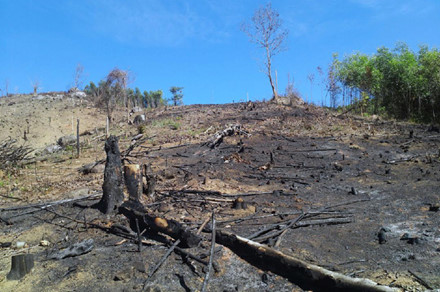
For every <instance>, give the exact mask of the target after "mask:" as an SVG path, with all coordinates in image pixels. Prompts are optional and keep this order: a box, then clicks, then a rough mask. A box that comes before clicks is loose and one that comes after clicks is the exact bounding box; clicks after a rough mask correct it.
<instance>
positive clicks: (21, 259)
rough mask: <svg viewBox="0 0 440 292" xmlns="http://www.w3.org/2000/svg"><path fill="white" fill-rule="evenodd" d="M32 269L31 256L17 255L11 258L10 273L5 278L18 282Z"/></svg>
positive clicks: (32, 257) (32, 260)
mask: <svg viewBox="0 0 440 292" xmlns="http://www.w3.org/2000/svg"><path fill="white" fill-rule="evenodd" d="M33 267H34V255H33V254H19V255H14V256H12V259H11V271H10V272H9V274H8V275H7V276H6V278H7V279H8V280H20V279H21V278H23V277H24V276H25V275H26V274H28V273H29V272H30V271H31V270H32V268H33Z"/></svg>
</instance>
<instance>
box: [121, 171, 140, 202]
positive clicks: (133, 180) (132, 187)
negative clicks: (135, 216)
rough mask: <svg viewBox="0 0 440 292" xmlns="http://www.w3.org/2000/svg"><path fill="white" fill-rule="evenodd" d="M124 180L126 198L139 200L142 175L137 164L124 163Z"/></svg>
mask: <svg viewBox="0 0 440 292" xmlns="http://www.w3.org/2000/svg"><path fill="white" fill-rule="evenodd" d="M124 180H125V185H126V186H127V191H128V198H129V199H130V200H133V201H136V202H140V199H141V196H142V183H141V182H142V176H141V169H140V166H139V164H129V165H124Z"/></svg>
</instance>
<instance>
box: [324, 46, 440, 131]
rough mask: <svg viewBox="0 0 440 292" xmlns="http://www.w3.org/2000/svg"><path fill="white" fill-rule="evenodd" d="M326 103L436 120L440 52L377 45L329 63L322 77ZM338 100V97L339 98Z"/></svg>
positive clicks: (439, 108)
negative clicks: (369, 51)
mask: <svg viewBox="0 0 440 292" xmlns="http://www.w3.org/2000/svg"><path fill="white" fill-rule="evenodd" d="M327 90H328V93H329V95H330V102H331V104H330V105H331V106H332V107H336V106H337V105H338V100H339V102H341V103H342V106H345V105H348V107H350V108H352V109H355V110H358V111H360V112H361V113H370V114H386V115H388V116H389V117H393V118H397V119H411V120H414V121H420V122H439V121H440V113H439V112H440V51H439V50H438V49H436V48H434V49H429V48H428V46H420V48H419V51H418V52H414V51H412V50H411V49H410V48H409V47H408V45H407V44H405V43H398V44H397V45H396V46H395V48H394V49H388V48H386V47H381V48H379V49H378V50H377V52H376V53H375V54H373V55H371V56H369V55H365V54H362V53H354V54H351V55H348V56H345V57H344V58H343V59H342V60H339V58H338V55H337V54H334V55H333V61H332V63H331V65H330V67H329V70H328V75H327ZM341 99H342V100H341Z"/></svg>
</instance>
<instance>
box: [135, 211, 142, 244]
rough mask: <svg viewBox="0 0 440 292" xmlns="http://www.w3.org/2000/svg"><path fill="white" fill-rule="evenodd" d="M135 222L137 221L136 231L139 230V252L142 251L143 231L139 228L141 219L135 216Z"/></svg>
mask: <svg viewBox="0 0 440 292" xmlns="http://www.w3.org/2000/svg"><path fill="white" fill-rule="evenodd" d="M135 222H136V232H137V238H138V252H141V248H142V238H141V231H140V230H139V221H138V219H137V218H135Z"/></svg>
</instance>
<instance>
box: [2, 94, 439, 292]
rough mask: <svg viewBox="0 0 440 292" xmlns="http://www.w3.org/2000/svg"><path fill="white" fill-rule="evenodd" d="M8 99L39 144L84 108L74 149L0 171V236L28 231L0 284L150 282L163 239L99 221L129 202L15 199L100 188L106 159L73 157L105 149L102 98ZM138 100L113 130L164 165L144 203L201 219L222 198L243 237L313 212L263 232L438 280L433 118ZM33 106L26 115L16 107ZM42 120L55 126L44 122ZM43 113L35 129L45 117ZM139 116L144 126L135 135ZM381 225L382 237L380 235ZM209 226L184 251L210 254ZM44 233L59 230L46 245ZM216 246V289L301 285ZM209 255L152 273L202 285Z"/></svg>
mask: <svg viewBox="0 0 440 292" xmlns="http://www.w3.org/2000/svg"><path fill="white" fill-rule="evenodd" d="M31 105H32V106H33V107H31ZM0 106H1V109H2V113H3V112H4V113H5V115H3V118H2V121H1V122H2V123H3V124H7V125H8V127H9V135H13V134H14V133H20V134H17V135H16V137H17V138H18V137H21V132H22V128H23V127H26V125H27V124H31V133H32V132H33V133H35V134H34V135H33V136H35V137H33V136H30V138H28V139H29V140H28V141H27V143H29V144H30V145H35V148H39V150H41V149H42V148H43V147H44V145H47V144H49V143H51V142H53V143H55V141H56V137H55V135H58V136H61V135H65V134H68V133H69V131H70V130H71V128H70V127H71V119H70V117H71V116H74V117H75V119H76V118H77V117H78V118H80V119H81V121H83V122H81V125H82V130H81V132H82V134H83V135H82V136H81V141H82V153H81V156H80V157H79V158H76V157H75V155H74V152H73V150H71V149H69V148H68V149H67V150H64V151H63V152H59V153H55V154H51V155H42V154H41V155H39V156H38V157H36V158H35V159H34V162H32V163H29V164H27V166H26V167H25V168H22V169H18V170H16V171H14V172H5V171H3V172H2V173H1V175H2V178H1V179H2V187H1V194H2V197H0V205H1V208H2V209H1V216H0V217H1V218H2V220H3V221H2V222H1V223H0V224H1V226H0V228H1V235H0V242H12V246H13V245H14V244H15V243H16V242H17V241H25V242H26V243H27V245H28V247H27V249H25V250H16V249H13V248H11V247H5V248H1V249H0V251H1V255H0V257H1V258H0V262H1V266H2V269H1V271H0V280H1V282H0V289H1V290H4V291H10V290H17V291H32V290H34V291H41V290H45V291H59V290H69V291H130V290H135V291H136V290H142V288H143V285H144V283H145V280H146V278H147V274H148V272H149V270H150V269H151V268H152V267H153V266H154V265H155V264H156V263H157V262H158V261H159V260H160V258H161V257H162V255H163V254H164V253H165V252H166V250H167V247H166V246H165V245H163V244H162V243H160V242H158V241H155V240H154V238H149V239H148V240H147V243H148V244H144V246H143V249H142V252H141V253H139V252H137V244H136V243H135V242H134V241H133V240H126V241H125V242H122V243H121V240H122V239H123V238H121V237H120V236H117V235H114V234H111V233H109V232H105V231H104V230H102V229H97V228H93V227H91V226H92V225H91V224H96V225H99V226H106V227H108V228H111V226H112V225H115V224H119V225H122V226H127V227H128V226H129V225H128V220H127V219H126V218H125V217H124V216H122V215H117V216H105V215H101V214H100V213H99V212H98V211H96V210H93V209H84V208H80V207H78V206H75V205H74V204H73V203H70V204H60V205H54V206H50V207H44V208H41V206H40V207H34V208H26V209H16V210H13V209H11V208H13V207H16V206H27V205H30V204H35V203H40V202H48V201H55V200H61V199H67V198H76V197H79V196H84V195H87V194H91V195H92V194H96V196H94V197H92V198H94V199H95V201H96V200H99V193H100V192H101V191H102V188H101V186H102V182H103V175H102V171H100V172H98V173H89V174H83V173H81V172H79V171H78V170H79V169H80V167H81V166H83V165H85V164H88V163H93V162H95V161H99V160H102V159H104V158H105V152H104V151H103V146H104V140H105V137H104V135H103V134H104V130H103V128H102V127H103V125H104V124H105V123H104V122H103V121H105V114H104V113H101V112H99V111H97V110H96V109H94V108H93V107H91V106H90V105H88V104H87V103H81V104H80V103H78V102H72V101H71V100H66V99H56V100H55V99H51V98H47V99H42V100H39V101H31V99H30V98H29V97H21V98H20V99H18V98H17V99H16V100H14V99H8V100H7V101H6V100H3V101H2V102H1V104H0ZM14 109H15V111H16V112H17V111H19V112H20V113H21V112H22V111H24V113H22V114H23V116H21V115H20V118H19V117H18V116H14V115H6V113H10V112H13V111H14ZM28 109H32V110H33V111H34V112H32V111H30V112H27V110H28ZM145 114H146V120H147V121H146V123H145V124H143V125H129V124H128V123H127V114H126V112H125V111H124V110H121V111H119V112H118V113H117V114H116V120H115V121H114V123H113V128H112V133H113V134H115V135H117V136H119V143H120V149H121V152H122V153H123V154H125V156H124V158H125V163H128V162H132V163H146V164H151V166H152V170H153V172H154V174H155V175H156V176H157V185H156V193H157V196H156V199H155V200H154V201H152V200H150V199H147V198H145V202H144V205H146V206H148V210H149V212H150V213H151V214H155V215H157V216H162V217H165V218H168V219H174V220H176V221H179V222H181V223H183V224H184V225H185V226H187V227H188V228H190V229H193V230H196V229H197V228H198V227H199V226H200V225H201V224H202V222H203V221H205V219H207V218H209V217H210V215H211V212H212V211H213V210H214V211H215V213H216V217H217V228H223V229H225V230H228V231H231V232H233V233H236V234H238V235H241V236H243V237H248V236H250V235H252V234H254V233H255V232H257V231H258V230H262V229H263V228H265V227H267V226H270V225H273V224H276V225H278V226H277V227H276V228H278V229H280V228H283V226H285V224H286V222H287V221H288V220H292V219H295V218H297V217H298V216H299V215H301V214H304V215H305V216H304V217H303V218H302V220H300V221H298V222H297V223H296V224H295V225H293V226H292V228H289V229H288V231H287V232H285V233H283V235H282V237H281V239H279V237H270V236H266V237H268V238H267V239H264V238H262V236H260V239H261V241H262V242H263V243H265V244H268V245H272V246H276V248H277V249H279V250H280V251H282V252H284V253H285V254H290V255H294V256H296V257H298V258H300V259H303V260H306V261H308V262H311V263H314V264H316V265H319V266H322V267H325V268H327V269H330V270H334V271H338V272H341V273H343V274H346V275H351V276H356V277H363V278H369V279H372V280H374V281H376V282H378V283H381V284H385V285H390V286H395V287H400V288H403V289H405V290H408V291H419V290H424V289H428V288H437V289H438V288H440V278H439V276H438V275H440V256H439V255H440V230H439V227H438V226H439V225H440V218H439V212H438V206H439V203H440V202H439V200H440V199H439V196H440V179H439V177H440V160H439V159H440V158H439V154H440V153H439V149H440V134H439V133H438V132H432V131H429V130H432V128H429V127H427V126H424V125H416V124H409V123H400V122H395V121H386V120H382V119H379V118H363V117H358V116H351V115H338V114H337V113H334V112H332V111H328V110H325V109H322V108H317V107H313V106H305V105H299V104H298V105H296V106H283V105H277V104H271V103H259V102H256V103H238V104H227V105H192V106H183V107H168V108H161V109H156V110H153V111H146V112H145ZM49 116H52V117H54V116H56V117H60V119H59V121H58V120H57V119H55V118H52V119H49ZM24 117H27V118H28V121H26V122H23V120H22V119H23V118H24ZM62 117H69V118H67V119H65V118H64V119H63V118H62ZM14 118H16V119H17V120H14ZM132 118H133V117H131V118H130V119H132ZM34 121H35V122H34ZM46 121H47V122H49V121H50V123H51V127H54V128H56V129H58V130H59V131H60V132H59V134H58V132H56V133H55V132H54V131H55V130H52V131H51V132H50V133H47V125H45V124H44V123H46ZM22 122H23V125H21V123H22ZM39 123H41V130H37V128H38V125H39ZM34 125H35V127H34ZM229 126H238V128H237V127H236V128H235V129H239V130H237V131H235V132H234V134H233V135H231V136H226V137H224V138H223V140H222V141H221V143H218V144H217V145H216V146H215V147H212V146H213V145H212V141H213V138H214V137H215V134H216V133H218V132H219V131H222V130H224V129H225V128H227V127H229ZM62 127H65V128H66V129H63V128H62ZM38 129H39V128H38ZM44 129H46V130H44ZM139 132H142V133H143V136H142V137H137V139H135V140H134V139H133V137H135V136H136V135H137V134H138V133H139ZM48 135H53V136H54V137H53V138H48ZM2 138H3V139H4V138H6V136H5V135H3V136H2ZM32 139H33V140H32ZM130 146H132V147H131V148H130ZM236 194H241V198H243V199H244V201H245V203H246V205H247V208H245V209H242V210H236V209H233V208H232V205H233V201H234V199H235V198H236V197H235V196H228V195H236ZM82 203H87V204H89V205H91V204H92V202H89V201H85V202H84V201H82ZM72 219H75V220H72ZM6 221H7V222H6ZM7 223H8V224H7ZM85 223H89V224H88V225H89V226H87V228H86V224H85ZM381 230H383V231H382V234H383V235H384V236H385V240H386V242H383V243H382V244H380V243H379V238H378V235H379V233H380V232H381ZM202 236H203V238H204V239H205V240H204V241H203V243H202V245H201V246H200V247H197V248H192V249H190V252H192V253H194V254H196V255H199V256H201V257H204V254H208V253H209V245H210V243H209V239H210V234H209V233H202ZM89 238H92V239H94V242H95V244H94V246H95V247H94V249H93V250H92V251H91V252H90V253H87V254H85V255H81V256H77V257H71V258H66V259H63V260H50V259H49V257H50V254H52V253H53V252H55V251H57V250H59V249H61V248H63V247H67V246H70V245H71V244H73V243H75V242H79V241H82V240H84V239H89ZM42 239H45V240H48V241H49V242H50V245H49V246H48V247H41V246H39V243H40V241H41V240H42ZM257 239H258V238H257ZM217 249H218V251H217V252H216V254H215V261H216V262H217V265H218V267H219V271H218V272H217V273H215V274H214V275H213V276H212V277H211V280H210V282H209V287H210V291H292V290H293V291H302V290H301V289H300V288H299V287H297V286H295V285H294V284H293V283H291V282H289V281H288V280H286V279H284V278H282V277H280V276H277V275H274V274H272V273H270V272H266V271H264V270H261V269H258V268H255V267H254V266H252V265H250V264H248V263H247V262H245V261H243V260H242V259H240V258H239V257H237V256H236V255H235V254H234V253H233V252H231V251H230V250H229V249H227V248H226V247H222V246H220V245H218V246H217ZM22 252H32V253H34V254H35V256H36V263H35V267H34V269H33V270H32V272H31V273H30V274H29V275H27V276H25V278H23V279H22V280H20V281H7V280H6V279H5V275H6V274H7V273H8V272H9V269H10V257H11V255H13V254H17V253H22ZM203 268H204V267H203V265H201V264H199V263H197V262H194V261H192V260H191V259H188V258H186V257H182V256H181V255H179V254H172V255H171V257H170V258H168V260H167V261H166V262H165V264H164V265H163V266H162V267H161V268H160V269H159V270H158V272H157V273H156V274H155V275H154V276H153V277H151V278H150V279H149V280H148V282H147V285H146V287H147V289H150V291H196V290H199V289H200V287H201V284H202V281H203V277H204V274H205V272H204V270H203Z"/></svg>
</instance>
